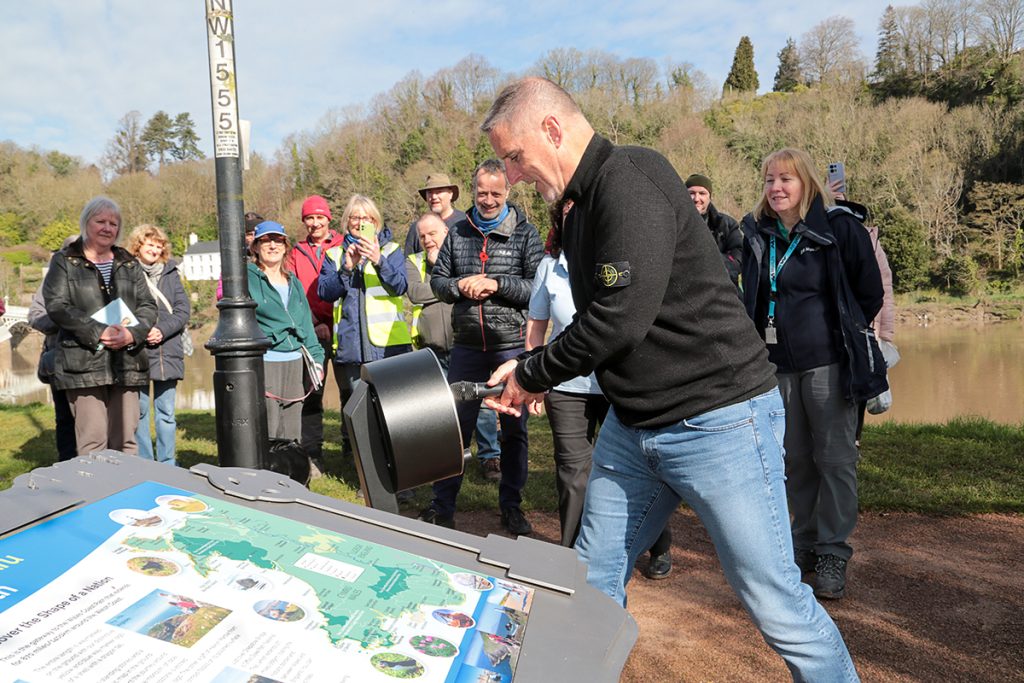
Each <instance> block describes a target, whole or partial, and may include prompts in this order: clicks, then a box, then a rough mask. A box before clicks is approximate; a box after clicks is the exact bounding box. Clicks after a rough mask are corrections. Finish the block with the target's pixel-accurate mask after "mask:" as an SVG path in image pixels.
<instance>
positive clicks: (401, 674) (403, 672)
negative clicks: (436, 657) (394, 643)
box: [370, 652, 423, 678]
mask: <svg viewBox="0 0 1024 683" xmlns="http://www.w3.org/2000/svg"><path fill="white" fill-rule="evenodd" d="M370 664H373V668H374V669H376V670H377V671H380V672H381V673H385V674H387V675H388V676H392V677H393V678H419V677H420V676H422V675H423V665H422V664H420V663H419V662H417V661H416V660H415V659H413V658H412V657H410V656H409V655H402V654H399V653H397V652H381V653H380V654H378V655H374V656H372V657H370Z"/></svg>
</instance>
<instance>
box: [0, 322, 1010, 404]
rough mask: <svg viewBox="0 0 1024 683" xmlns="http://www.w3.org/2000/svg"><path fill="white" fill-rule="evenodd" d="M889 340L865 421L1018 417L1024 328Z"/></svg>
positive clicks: (30, 392)
mask: <svg viewBox="0 0 1024 683" xmlns="http://www.w3.org/2000/svg"><path fill="white" fill-rule="evenodd" d="M197 341H198V340H197ZM41 343H42V337H41V336H40V335H38V334H36V333H32V334H30V335H29V336H28V337H25V338H24V339H22V340H21V342H20V343H19V344H18V345H17V347H14V348H12V346H11V344H10V343H9V342H5V343H3V344H0V403H7V404H10V403H16V404H25V403H31V402H33V401H40V402H44V403H48V402H50V395H49V391H48V389H47V388H46V386H45V385H43V384H40V383H39V382H38V380H36V379H35V366H36V362H37V360H38V358H39V348H40V345H41ZM896 343H897V345H898V346H899V349H900V353H901V355H902V360H901V361H900V363H899V364H898V365H897V366H896V367H895V368H893V369H892V371H891V373H890V376H889V380H890V384H891V385H892V392H893V405H892V408H891V409H890V410H889V412H887V413H885V414H883V415H878V416H868V421H869V422H873V423H877V422H884V421H887V420H895V421H897V422H945V421H947V420H949V419H951V418H954V417H957V416H968V415H971V416H980V417H985V418H988V419H990V420H993V421H995V422H1001V423H1006V424H1021V423H1022V422H1024V326H1022V325H1020V324H1017V323H1005V324H1001V325H987V326H983V327H950V326H943V325H932V326H930V327H903V328H900V329H898V330H897V333H896ZM213 371H214V362H213V358H212V357H211V356H210V355H209V354H208V353H207V351H206V350H205V349H204V348H202V346H201V345H199V344H198V343H197V348H196V353H195V355H194V356H192V357H191V358H189V359H187V361H186V375H187V376H186V378H185V380H184V381H183V382H182V383H181V384H179V385H178V401H177V405H178V407H179V408H181V409H195V410H211V411H212V410H213ZM324 399H325V400H324V403H325V405H326V407H327V408H329V409H332V410H338V409H339V400H338V392H337V390H336V388H335V385H334V380H333V378H331V379H329V387H328V390H327V392H326V393H325V397H324Z"/></svg>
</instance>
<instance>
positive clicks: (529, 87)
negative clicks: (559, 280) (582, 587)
mask: <svg viewBox="0 0 1024 683" xmlns="http://www.w3.org/2000/svg"><path fill="white" fill-rule="evenodd" d="M481 128H482V129H483V130H484V132H486V133H487V134H488V136H489V137H490V141H491V146H492V147H494V150H495V152H496V153H497V154H498V156H499V157H501V158H502V159H504V160H505V163H506V165H507V172H508V178H509V182H511V183H515V182H520V181H522V182H528V183H529V182H532V183H534V185H535V187H536V188H537V191H538V192H540V193H541V195H542V196H543V197H544V199H545V200H546V201H548V202H560V201H564V200H570V199H571V200H572V201H573V208H572V209H571V211H570V212H569V214H568V216H567V218H566V223H565V227H564V234H563V241H562V244H563V249H564V251H565V253H566V255H567V258H568V262H569V280H570V285H571V287H572V295H573V301H574V302H575V304H576V309H577V311H578V315H577V317H576V319H575V321H574V322H573V324H572V325H570V326H569V327H568V328H566V330H565V331H564V332H563V333H562V334H561V335H559V337H558V338H557V339H555V340H552V341H551V342H550V343H549V344H548V345H546V346H543V347H540V348H539V349H536V350H534V351H531V352H527V353H524V354H522V355H521V356H520V357H519V358H518V359H513V360H511V361H509V362H506V363H504V364H503V365H502V366H501V367H499V368H498V369H497V370H496V371H495V372H494V374H493V375H492V376H491V379H490V380H489V382H490V383H491V384H494V383H497V382H499V381H503V382H505V383H506V386H505V391H504V392H503V394H502V395H501V397H500V398H499V399H497V400H495V399H488V401H489V403H491V404H492V405H494V407H495V408H496V409H497V410H499V411H502V412H507V413H511V414H517V413H519V412H520V411H521V410H522V406H523V405H524V404H529V403H532V402H535V401H537V400H539V399H540V398H541V396H542V393H543V392H544V391H546V390H548V389H550V388H551V387H552V386H554V385H556V384H558V383H560V382H562V381H565V380H566V379H569V378H570V377H574V376H577V375H586V374H588V373H590V372H595V371H596V373H597V378H598V381H599V382H600V385H601V388H602V389H603V390H604V393H605V395H606V396H607V397H608V399H609V400H610V401H611V404H612V409H611V411H609V413H608V418H607V419H606V421H605V423H604V425H603V426H602V428H601V432H600V436H599V437H598V442H597V445H596V447H595V449H594V455H593V470H592V472H591V478H590V483H589V485H588V488H587V497H586V503H585V505H584V512H583V521H582V526H581V531H580V536H579V540H578V541H577V543H576V550H577V552H578V553H579V555H580V557H581V559H582V560H583V561H584V562H586V563H587V566H588V574H587V580H588V582H589V583H590V584H591V585H593V586H595V587H597V588H599V589H601V590H602V591H604V592H605V593H607V594H608V595H610V596H611V597H612V598H613V599H615V600H617V601H618V602H619V603H620V604H623V605H625V601H626V593H625V584H626V581H627V580H628V579H629V575H630V572H631V569H632V567H633V563H634V561H635V560H636V557H637V555H639V554H640V553H642V552H643V551H644V550H646V549H647V547H648V546H650V544H651V543H652V542H653V541H654V539H655V537H656V536H657V535H658V533H659V532H660V531H661V529H662V528H663V527H664V526H665V523H666V522H667V520H668V519H669V516H670V515H671V513H672V512H673V511H674V510H675V509H676V508H677V507H678V505H679V503H680V501H686V503H687V504H688V505H689V506H690V507H691V508H692V509H693V510H694V511H695V512H696V513H697V515H698V516H699V517H700V519H701V521H702V522H703V523H704V526H705V527H706V528H707V530H708V533H709V535H710V536H711V539H712V541H713V542H714V543H715V547H716V550H717V551H718V556H719V558H720V560H721V562H722V568H723V570H724V572H725V576H726V579H727V580H728V581H729V583H730V585H731V586H732V587H733V589H734V590H735V591H736V593H737V595H738V596H739V598H740V600H742V601H743V603H744V605H745V607H746V608H747V610H748V612H749V613H750V615H751V617H752V618H753V620H754V623H755V624H756V625H757V626H758V628H759V629H761V632H762V634H763V635H764V638H765V640H766V641H767V642H768V644H769V645H771V646H772V647H773V648H774V649H775V650H776V652H778V653H779V654H780V655H781V656H782V657H783V659H784V660H785V661H786V664H787V665H788V666H789V667H790V671H791V672H792V674H793V676H794V678H796V679H799V680H830V681H832V680H857V673H856V671H855V669H854V666H853V662H852V661H851V659H850V656H849V653H848V652H847V650H846V645H845V644H844V643H843V639H842V636H841V635H840V634H839V631H838V629H837V628H836V626H835V624H834V623H833V622H832V620H831V619H830V618H829V616H828V614H827V613H826V612H825V611H824V610H823V609H822V608H821V606H820V605H819V604H818V603H817V602H816V601H815V600H814V596H813V594H812V593H811V589H810V588H809V587H808V586H806V585H804V584H802V583H801V582H800V571H799V569H797V566H796V563H795V562H794V559H793V547H792V542H791V540H790V532H789V515H788V511H787V507H786V491H785V487H784V484H783V481H784V466H783V456H782V438H783V429H784V417H785V411H784V409H783V406H782V399H781V398H780V396H779V392H778V388H777V387H776V383H775V377H774V368H773V367H772V365H771V364H770V363H769V362H768V357H767V352H766V350H765V346H764V343H763V342H762V341H761V339H760V337H758V335H757V332H756V331H755V330H754V327H753V326H752V325H751V324H750V320H749V318H748V317H747V316H746V314H745V312H744V310H743V307H742V305H741V304H740V301H739V299H738V298H737V297H736V292H735V289H734V288H733V286H732V284H731V283H730V281H729V278H728V276H727V275H726V273H725V270H724V269H723V268H722V265H721V256H720V255H719V252H718V249H717V248H716V245H715V243H714V240H713V239H712V238H711V234H710V233H709V231H708V229H707V227H706V226H705V225H704V222H703V221H702V220H701V219H700V216H699V214H698V213H697V211H696V209H695V208H694V205H693V202H692V201H691V199H690V197H689V196H688V194H687V191H686V187H685V186H684V185H683V183H682V181H681V180H680V178H679V176H678V174H677V173H676V172H675V170H674V169H673V168H672V166H671V165H670V164H669V163H668V161H667V160H666V159H665V158H664V157H662V156H661V155H660V154H658V153H656V152H654V151H652V150H649V149H644V148H640V147H616V146H614V145H612V144H611V143H610V142H608V141H607V140H605V139H603V138H601V137H600V136H598V135H595V134H594V131H593V129H592V128H591V126H590V124H589V123H588V122H587V120H586V118H585V117H584V116H583V114H582V113H581V112H580V110H579V108H578V107H577V106H576V104H575V103H574V102H573V101H572V98H571V97H570V96H569V95H568V94H567V93H566V92H565V91H564V90H562V89H561V88H559V87H558V86H557V85H555V84H554V83H552V82H550V81H547V80H545V79H541V78H527V79H523V80H521V81H518V82H516V83H513V84H512V85H510V86H508V87H507V88H505V90H503V91H502V93H501V94H500V95H499V96H498V98H497V100H495V102H494V104H493V105H492V106H491V109H490V111H489V112H488V114H487V118H486V119H485V121H484V123H483V125H482V126H481Z"/></svg>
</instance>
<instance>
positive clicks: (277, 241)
mask: <svg viewBox="0 0 1024 683" xmlns="http://www.w3.org/2000/svg"><path fill="white" fill-rule="evenodd" d="M250 250H251V252H252V262H251V263H250V264H249V296H251V297H252V299H253V301H255V302H256V323H257V324H258V325H259V326H260V329H261V330H263V334H265V335H267V337H268V338H269V339H270V343H271V346H270V350H269V351H267V354H266V355H265V356H264V357H263V368H264V376H265V381H266V404H267V435H268V436H269V437H270V438H271V439H288V440H295V441H298V440H299V439H300V438H301V437H302V401H303V400H304V399H305V398H306V396H307V391H306V390H305V388H304V386H305V383H304V382H303V379H304V377H303V372H304V371H305V368H306V367H307V361H306V360H304V359H303V356H304V355H306V356H307V357H308V358H310V359H311V361H312V362H309V363H308V365H311V366H312V367H311V369H310V371H308V372H309V373H311V374H314V375H315V376H316V377H315V379H316V380H317V381H318V382H319V381H321V380H323V365H324V349H323V347H322V346H321V345H320V342H319V341H317V338H316V332H314V331H313V314H312V313H311V312H310V310H309V302H308V301H307V300H306V290H305V288H304V287H303V286H302V283H301V282H299V279H298V278H297V277H295V276H294V275H292V274H291V273H290V272H288V270H287V269H286V267H285V265H284V264H285V256H286V255H287V254H288V235H286V234H285V231H284V226H282V225H281V224H280V223H275V222H274V221H263V222H262V223H260V224H259V225H257V226H256V235H255V238H254V239H253V242H252V246H251V247H250ZM307 379H309V380H312V379H314V378H313V377H309V378H307Z"/></svg>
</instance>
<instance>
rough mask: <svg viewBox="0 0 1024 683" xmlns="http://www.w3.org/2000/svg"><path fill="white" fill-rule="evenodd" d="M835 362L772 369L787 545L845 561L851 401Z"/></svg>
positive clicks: (852, 454) (852, 473)
mask: <svg viewBox="0 0 1024 683" xmlns="http://www.w3.org/2000/svg"><path fill="white" fill-rule="evenodd" d="M839 374H840V373H839V365H838V364H832V365H824V366H822V367H818V368H813V369H811V370H806V371H804V372H791V373H784V372H780V373H778V380H779V391H780V392H781V393H782V400H783V403H784V404H785V406H786V438H785V447H786V495H787V498H788V499H789V512H790V517H791V518H792V530H793V548H794V549H795V550H812V549H813V550H814V552H815V553H816V554H818V555H838V556H839V557H841V558H843V559H846V560H848V559H850V556H852V555H853V548H851V547H850V544H849V543H847V539H849V537H850V534H851V533H853V528H854V526H856V524H857V460H858V459H859V458H860V453H859V451H858V450H857V447H856V446H855V445H854V441H855V439H856V434H857V404H855V403H852V402H850V401H847V400H846V399H845V398H843V392H842V388H841V386H840V377H839Z"/></svg>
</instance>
